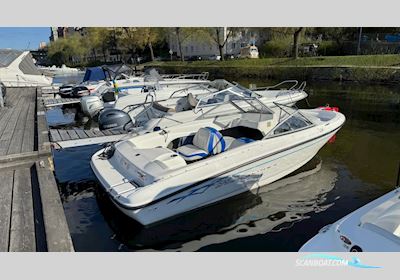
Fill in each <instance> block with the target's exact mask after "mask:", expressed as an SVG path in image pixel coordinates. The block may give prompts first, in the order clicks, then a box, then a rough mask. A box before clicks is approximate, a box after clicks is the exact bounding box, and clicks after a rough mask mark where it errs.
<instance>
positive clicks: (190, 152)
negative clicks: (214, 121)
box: [177, 127, 226, 161]
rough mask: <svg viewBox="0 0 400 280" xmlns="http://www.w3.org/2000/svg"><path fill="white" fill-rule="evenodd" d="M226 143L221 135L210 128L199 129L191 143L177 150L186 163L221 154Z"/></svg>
mask: <svg viewBox="0 0 400 280" xmlns="http://www.w3.org/2000/svg"><path fill="white" fill-rule="evenodd" d="M225 149H226V143H225V140H224V137H223V136H222V134H221V133H220V132H219V131H218V130H216V129H215V128H212V127H203V128H200V129H199V130H198V131H197V133H196V134H195V135H194V137H193V143H192V144H187V145H183V146H180V147H179V148H178V149H177V152H178V154H179V155H181V156H182V157H183V158H184V159H185V160H186V161H194V160H198V159H202V158H205V157H207V156H209V155H215V154H218V153H222V152H223V151H225Z"/></svg>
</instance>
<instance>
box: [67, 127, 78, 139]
mask: <svg viewBox="0 0 400 280" xmlns="http://www.w3.org/2000/svg"><path fill="white" fill-rule="evenodd" d="M67 133H68V135H69V137H70V138H71V139H72V140H74V139H79V136H78V134H77V133H76V132H75V131H74V130H73V129H68V130H67Z"/></svg>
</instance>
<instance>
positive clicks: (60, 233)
mask: <svg viewBox="0 0 400 280" xmlns="http://www.w3.org/2000/svg"><path fill="white" fill-rule="evenodd" d="M5 105H6V106H5V107H4V108H0V194H1V195H0V251H30V252H31V251H73V250H74V249H73V243H72V240H71V236H70V232H69V229H68V224H67V221H66V218H65V213H64V210H63V206H62V202H61V198H60V194H59V192H58V186H57V184H56V180H55V178H54V174H53V161H52V152H51V145H50V139H49V131H48V126H47V122H46V116H45V112H44V105H43V101H42V97H41V91H40V90H38V89H37V88H7V89H6V98H5Z"/></svg>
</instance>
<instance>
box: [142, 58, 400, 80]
mask: <svg viewBox="0 0 400 280" xmlns="http://www.w3.org/2000/svg"><path fill="white" fill-rule="evenodd" d="M190 64H191V63H190V62H189V63H185V65H177V64H172V65H168V63H164V64H157V63H154V64H153V63H150V64H147V65H145V66H144V69H147V68H156V69H159V70H161V71H162V72H165V73H183V74H184V73H198V72H209V73H210V76H212V77H213V78H214V79H221V78H224V77H225V76H229V77H230V78H233V79H236V78H243V77H246V78H267V79H276V80H288V79H296V80H306V81H312V80H314V81H315V80H316V81H351V82H364V83H379V84H391V85H400V67H393V66H356V65H355V66H350V65H339V66H337V65H335V66H330V65H302V66H297V65H273V66H272V65H265V66H262V65H249V66H226V65H223V66H222V65H221V66H219V65H218V64H213V65H200V64H199V63H196V64H193V65H190Z"/></svg>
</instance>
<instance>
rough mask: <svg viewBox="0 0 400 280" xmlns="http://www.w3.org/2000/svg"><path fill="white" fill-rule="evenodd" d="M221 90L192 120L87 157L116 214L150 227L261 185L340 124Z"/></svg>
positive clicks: (322, 114) (293, 165)
mask: <svg viewBox="0 0 400 280" xmlns="http://www.w3.org/2000/svg"><path fill="white" fill-rule="evenodd" d="M224 95H225V96H223V95H222V94H220V95H219V97H220V98H221V99H222V100H223V102H220V103H214V104H212V103H209V104H204V106H203V107H202V108H201V109H202V110H200V112H202V113H201V116H199V117H198V118H196V119H195V120H193V121H190V122H187V121H186V122H183V123H180V124H176V125H174V126H171V127H168V128H160V129H159V130H156V131H153V132H149V133H145V134H141V135H138V134H135V135H131V136H130V138H128V139H126V140H124V141H119V142H117V143H114V144H113V145H111V146H109V147H107V148H105V149H102V150H100V151H98V152H97V153H95V154H94V155H93V157H92V160H91V166H92V169H93V171H94V173H95V175H96V177H97V178H98V180H99V181H100V183H101V185H102V186H103V188H104V189H105V191H106V192H107V193H108V194H109V196H110V197H111V200H112V201H113V202H114V203H115V205H117V207H118V208H119V209H120V210H121V211H122V212H124V213H125V214H126V215H128V216H130V217H132V218H133V219H135V220H137V221H138V222H140V223H141V224H143V225H150V224H153V223H157V222H160V221H162V220H165V219H168V218H171V217H173V216H176V215H180V214H183V213H185V212H188V211H192V210H194V209H197V208H200V207H204V206H207V205H210V204H212V203H216V202H218V201H220V200H223V199H226V198H228V197H231V196H234V195H237V194H240V193H242V192H246V191H249V190H254V189H256V188H259V187H260V186H264V185H267V184H269V183H271V182H274V181H276V180H278V179H280V178H282V177H284V176H286V175H288V174H290V173H291V172H293V171H295V170H296V169H298V168H299V167H301V166H302V165H304V164H305V163H307V162H308V161H309V160H310V159H311V158H312V157H313V156H315V154H316V153H317V152H318V151H319V149H321V148H322V147H323V146H324V145H325V143H326V142H328V140H329V139H330V138H331V137H332V136H333V135H335V134H336V133H337V132H338V131H339V129H340V128H341V126H342V125H343V124H344V122H345V117H344V115H343V114H341V113H339V112H334V111H326V110H324V109H313V110H297V109H293V108H289V107H285V106H282V105H278V104H277V107H275V108H272V109H270V108H268V106H266V105H265V104H264V103H263V102H261V101H260V100H259V99H258V98H256V97H252V96H248V95H246V94H245V93H243V92H235V91H232V90H230V91H226V92H224ZM204 101H205V100H204ZM228 106H230V107H231V108H232V109H231V110H228V109H227V108H226V107H228Z"/></svg>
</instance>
